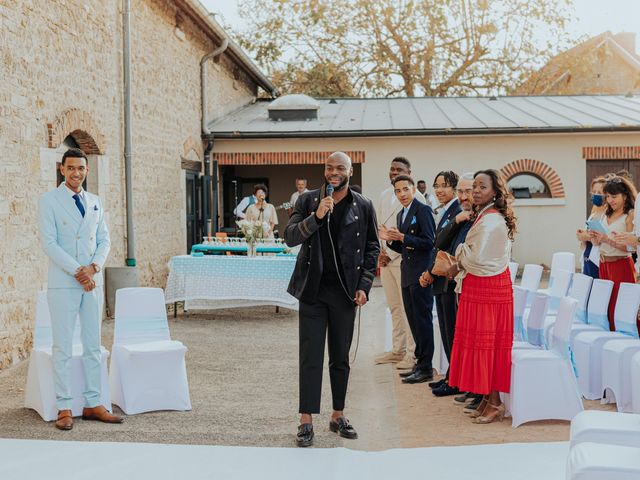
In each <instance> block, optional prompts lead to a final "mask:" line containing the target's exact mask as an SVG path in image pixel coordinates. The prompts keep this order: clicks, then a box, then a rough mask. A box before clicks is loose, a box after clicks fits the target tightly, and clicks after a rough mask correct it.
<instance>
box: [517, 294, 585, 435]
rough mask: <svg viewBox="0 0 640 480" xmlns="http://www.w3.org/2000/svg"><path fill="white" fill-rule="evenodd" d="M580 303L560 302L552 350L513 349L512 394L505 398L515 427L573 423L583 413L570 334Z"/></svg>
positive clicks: (564, 299)
mask: <svg viewBox="0 0 640 480" xmlns="http://www.w3.org/2000/svg"><path fill="white" fill-rule="evenodd" d="M577 306H578V301H577V300H575V299H573V298H570V297H565V298H563V299H562V300H560V305H559V307H558V318H557V320H556V323H555V325H554V328H553V336H552V344H551V348H550V349H549V350H513V351H512V354H511V393H509V394H507V395H505V403H506V404H507V409H508V410H509V411H510V412H511V416H512V418H513V423H512V426H513V427H517V426H519V425H521V424H523V423H526V422H532V421H535V420H551V419H553V420H571V419H573V417H575V416H576V415H577V414H578V413H580V412H581V411H582V410H583V406H582V400H581V398H580V394H579V392H578V385H577V382H576V377H575V374H574V369H573V366H572V363H571V350H570V348H569V333H570V331H571V323H572V322H573V318H574V316H575V312H576V308H577Z"/></svg>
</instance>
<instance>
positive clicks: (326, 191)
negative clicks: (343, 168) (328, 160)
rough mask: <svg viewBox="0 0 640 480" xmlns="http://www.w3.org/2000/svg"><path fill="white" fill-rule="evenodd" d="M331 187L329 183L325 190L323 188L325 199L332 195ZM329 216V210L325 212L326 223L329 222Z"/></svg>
mask: <svg viewBox="0 0 640 480" xmlns="http://www.w3.org/2000/svg"><path fill="white" fill-rule="evenodd" d="M333 190H334V189H333V185H331V184H330V183H329V184H328V185H327V188H325V193H326V194H327V195H326V196H327V197H330V196H331V195H333ZM330 215H331V210H329V211H328V212H327V222H328V221H329V216H330Z"/></svg>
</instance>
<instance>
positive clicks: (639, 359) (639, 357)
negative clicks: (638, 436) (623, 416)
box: [631, 353, 640, 413]
mask: <svg viewBox="0 0 640 480" xmlns="http://www.w3.org/2000/svg"><path fill="white" fill-rule="evenodd" d="M631 378H632V379H633V380H634V381H632V382H631V411H632V412H633V413H640V382H639V381H638V379H639V378H640V353H636V354H635V355H634V356H633V358H632V359H631Z"/></svg>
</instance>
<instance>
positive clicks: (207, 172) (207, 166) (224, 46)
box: [200, 38, 229, 236]
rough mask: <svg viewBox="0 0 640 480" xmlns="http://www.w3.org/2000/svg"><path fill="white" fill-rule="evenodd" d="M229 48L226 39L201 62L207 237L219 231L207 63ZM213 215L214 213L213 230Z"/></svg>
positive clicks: (216, 170) (216, 178)
mask: <svg viewBox="0 0 640 480" xmlns="http://www.w3.org/2000/svg"><path fill="white" fill-rule="evenodd" d="M228 46H229V40H228V39H227V38H224V39H223V40H222V44H221V45H220V46H219V47H218V48H216V49H215V50H214V51H213V52H211V53H208V54H206V55H205V56H204V57H202V60H200V88H201V92H200V98H201V100H202V137H203V138H206V139H207V147H206V149H205V151H204V159H203V160H204V177H203V178H202V181H203V185H202V193H203V199H202V203H203V205H204V212H203V213H204V224H205V229H206V232H207V236H210V235H211V232H212V231H214V232H217V231H218V162H217V161H214V162H213V212H210V211H209V207H210V205H211V201H210V199H209V194H210V192H211V160H210V159H211V151H212V150H213V135H212V134H211V130H209V116H208V115H207V65H206V63H207V61H208V60H210V59H213V58H215V57H217V56H219V55H221V54H222V53H223V52H224V51H225V50H226V49H227V47H228ZM211 213H213V230H212V221H211V216H212V215H211Z"/></svg>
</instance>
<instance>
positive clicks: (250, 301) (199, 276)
mask: <svg viewBox="0 0 640 480" xmlns="http://www.w3.org/2000/svg"><path fill="white" fill-rule="evenodd" d="M295 263H296V257H295V256H293V255H284V256H279V255H278V256H257V257H247V256H239V255H206V256H191V255H179V256H176V257H172V258H171V260H170V261H169V278H168V280H167V286H166V288H165V298H166V302H167V303H175V302H179V301H184V309H185V310H199V309H206V310H209V309H220V308H236V307H253V306H258V305H273V306H276V307H283V308H288V309H290V310H298V300H296V299H295V298H294V297H292V296H291V295H289V294H288V293H287V286H288V285H289V279H290V278H291V274H292V273H293V269H294V266H295Z"/></svg>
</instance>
